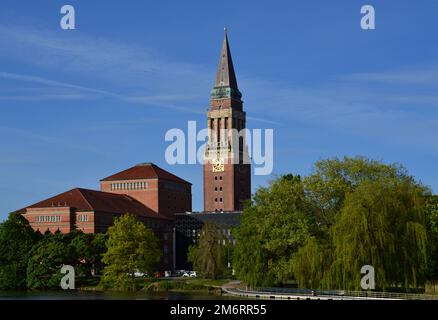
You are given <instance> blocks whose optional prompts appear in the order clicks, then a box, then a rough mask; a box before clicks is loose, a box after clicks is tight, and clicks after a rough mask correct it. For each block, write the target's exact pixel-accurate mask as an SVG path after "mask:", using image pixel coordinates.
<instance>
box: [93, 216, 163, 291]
mask: <svg viewBox="0 0 438 320" xmlns="http://www.w3.org/2000/svg"><path fill="white" fill-rule="evenodd" d="M107 234H108V241H107V243H106V244H107V248H108V251H107V252H106V253H105V254H104V255H103V262H104V263H105V264H106V266H105V269H104V273H103V278H102V282H101V285H102V286H103V287H110V288H117V289H135V287H136V285H135V284H136V282H135V276H134V273H135V272H143V273H147V274H152V273H153V271H155V268H156V266H157V264H158V263H159V261H160V257H161V251H160V249H159V243H158V239H157V237H156V236H155V235H154V233H153V231H152V230H151V229H149V228H147V227H146V226H145V225H144V224H143V223H142V222H140V221H139V220H138V219H137V218H136V217H135V216H133V215H130V214H125V215H123V216H121V217H119V218H117V219H116V220H115V222H114V225H113V226H112V227H110V228H109V229H108V232H107Z"/></svg>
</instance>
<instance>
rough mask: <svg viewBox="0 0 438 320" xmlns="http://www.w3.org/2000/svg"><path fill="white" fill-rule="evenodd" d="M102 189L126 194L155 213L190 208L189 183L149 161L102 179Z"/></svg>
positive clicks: (168, 214) (166, 212) (173, 212)
mask: <svg viewBox="0 0 438 320" xmlns="http://www.w3.org/2000/svg"><path fill="white" fill-rule="evenodd" d="M100 188H101V190H102V191H105V192H112V193H117V194H127V195H129V196H131V197H133V198H134V199H137V200H138V201H140V202H141V203H143V204H144V205H146V206H147V207H149V208H151V209H152V210H153V211H155V212H156V213H160V214H164V215H167V216H170V217H172V216H173V215H174V214H175V213H181V212H190V211H192V191H191V189H192V186H191V183H189V182H187V181H185V180H183V179H181V178H179V177H177V176H175V175H173V174H171V173H170V172H167V171H165V170H163V169H161V168H159V167H158V166H156V165H154V164H153V163H143V164H139V165H137V166H134V167H132V168H129V169H127V170H124V171H122V172H119V173H116V174H114V175H112V176H110V177H107V178H105V179H102V180H101V182H100Z"/></svg>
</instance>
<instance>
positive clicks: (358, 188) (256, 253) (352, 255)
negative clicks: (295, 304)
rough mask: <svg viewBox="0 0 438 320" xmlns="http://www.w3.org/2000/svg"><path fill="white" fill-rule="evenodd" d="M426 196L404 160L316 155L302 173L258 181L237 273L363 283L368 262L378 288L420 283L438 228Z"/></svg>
mask: <svg viewBox="0 0 438 320" xmlns="http://www.w3.org/2000/svg"><path fill="white" fill-rule="evenodd" d="M428 198H430V191H429V190H428V189H427V188H426V187H424V186H423V185H421V184H420V183H418V182H416V181H415V180H414V179H413V178H412V177H411V176H409V175H408V174H407V172H406V170H405V169H404V168H403V167H402V166H400V165H397V164H391V165H387V164H383V163H380V162H378V161H375V160H370V159H366V158H364V157H355V158H348V157H346V158H344V159H342V160H340V159H337V158H335V159H328V160H321V161H318V162H317V163H316V164H315V170H314V171H313V173H312V174H311V175H309V176H308V177H306V178H304V179H303V180H300V179H298V178H297V177H293V176H291V175H287V176H283V177H280V178H279V179H277V180H276V181H274V182H272V183H271V184H270V186H269V187H268V188H260V189H259V190H258V191H257V193H256V194H255V196H254V198H253V201H252V204H251V205H250V206H249V207H247V208H245V210H244V212H243V216H242V220H241V226H240V228H238V230H237V232H236V238H237V245H236V249H235V253H236V254H235V258H234V266H235V267H236V271H237V275H238V278H240V279H242V280H244V281H245V282H247V283H248V284H251V285H263V286H265V285H275V284H279V283H285V282H286V281H287V280H288V279H294V280H296V281H297V282H298V284H299V286H301V287H308V288H329V289H360V279H361V277H362V275H361V274H360V269H361V267H362V266H363V265H365V264H369V265H372V266H374V268H375V271H376V285H377V287H378V288H379V289H382V290H385V289H388V288H391V287H394V286H396V287H398V288H404V289H409V288H412V287H418V286H422V285H423V284H424V282H425V279H426V275H427V273H426V272H427V263H428V262H429V263H430V261H431V259H430V252H431V250H435V249H431V246H430V236H429V235H430V234H433V231H432V230H435V231H438V230H437V227H436V226H438V213H437V212H438V210H435V209H436V208H438V206H436V204H437V203H435V204H434V205H431V204H430V205H429V207H428V205H427V202H426V200H427V199H428ZM436 234H437V235H438V233H436ZM435 241H436V240H435ZM433 248H436V247H433ZM434 252H436V251H434ZM432 260H433V259H432Z"/></svg>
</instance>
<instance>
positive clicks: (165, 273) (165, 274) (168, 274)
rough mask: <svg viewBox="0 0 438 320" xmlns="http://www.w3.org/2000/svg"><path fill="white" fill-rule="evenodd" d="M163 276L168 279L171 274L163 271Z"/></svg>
mask: <svg viewBox="0 0 438 320" xmlns="http://www.w3.org/2000/svg"><path fill="white" fill-rule="evenodd" d="M164 276H165V277H166V278H169V277H171V276H172V272H170V271H164Z"/></svg>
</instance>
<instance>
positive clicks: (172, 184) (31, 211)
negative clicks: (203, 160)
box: [22, 163, 192, 270]
mask: <svg viewBox="0 0 438 320" xmlns="http://www.w3.org/2000/svg"><path fill="white" fill-rule="evenodd" d="M101 189H102V191H96V190H88V189H83V188H75V189H72V190H69V191H66V192H64V193H61V194H58V195H56V196H53V197H51V198H48V199H46V200H43V201H40V202H38V203H35V204H33V205H30V206H28V207H26V208H25V209H23V210H22V212H23V216H24V217H25V218H26V219H27V220H28V221H29V223H30V225H31V226H32V228H33V229H34V230H38V231H40V232H41V233H45V232H62V233H68V232H70V231H72V230H74V229H78V230H82V231H83V232H84V233H99V232H106V231H107V230H108V228H109V227H110V226H112V225H113V223H114V219H115V218H116V217H119V216H121V215H123V214H125V213H130V214H133V215H135V216H136V217H137V218H138V219H139V220H140V221H142V222H144V223H145V224H146V225H147V226H149V227H150V228H151V229H152V230H153V231H154V233H155V234H156V235H157V237H158V238H159V240H160V244H161V249H162V251H163V257H162V261H161V268H162V269H163V270H169V269H172V268H173V251H174V250H173V246H174V241H173V240H174V235H173V226H174V216H173V215H174V214H175V213H176V212H186V211H191V205H192V196H191V184H190V183H189V182H187V181H185V180H183V179H181V178H179V177H177V176H175V175H174V174H172V173H170V172H168V171H166V170H164V169H162V168H160V167H158V166H157V165H155V164H152V163H143V164H139V165H137V166H134V167H132V168H129V169H127V170H124V171H121V172H119V173H116V174H114V175H112V176H109V177H107V178H105V179H102V180H101Z"/></svg>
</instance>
